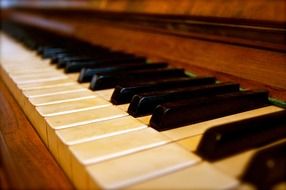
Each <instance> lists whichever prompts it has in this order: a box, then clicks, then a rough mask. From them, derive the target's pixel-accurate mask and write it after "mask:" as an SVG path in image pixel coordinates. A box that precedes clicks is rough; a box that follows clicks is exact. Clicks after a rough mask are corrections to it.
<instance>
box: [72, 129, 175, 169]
mask: <svg viewBox="0 0 286 190" xmlns="http://www.w3.org/2000/svg"><path fill="white" fill-rule="evenodd" d="M169 141H170V140H169V139H168V138H166V137H164V136H163V135H161V134H160V133H159V132H158V131H156V130H154V129H152V128H144V129H141V130H136V131H133V132H129V133H124V134H120V135H116V136H111V137H107V138H103V139H99V140H94V141H89V142H86V143H80V144H75V145H71V146H69V149H70V150H71V151H72V153H73V154H74V155H75V156H76V157H77V159H78V160H79V161H80V162H81V163H83V164H84V165H88V164H94V163H97V162H102V161H105V160H108V159H111V158H115V157H119V156H123V155H127V154H130V153H134V152H137V151H142V150H144V149H148V148H152V147H156V146H160V145H163V144H166V143H168V142H169Z"/></svg>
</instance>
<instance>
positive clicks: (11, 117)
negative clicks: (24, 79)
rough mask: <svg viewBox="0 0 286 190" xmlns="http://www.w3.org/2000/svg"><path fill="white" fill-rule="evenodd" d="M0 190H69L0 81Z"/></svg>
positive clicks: (54, 164)
mask: <svg viewBox="0 0 286 190" xmlns="http://www.w3.org/2000/svg"><path fill="white" fill-rule="evenodd" d="M0 104H1V106H0V148H1V149H0V150H1V152H0V155H1V162H0V164H1V165H0V178H1V179H0V181H1V189H7V188H9V189H73V186H72V185H71V182H70V181H69V180H68V178H67V177H66V176H65V174H64V173H63V171H62V169H61V168H60V167H59V166H58V165H57V163H56V161H55V160H54V158H53V157H52V156H51V154H50V152H49V151H48V150H47V148H46V147H45V145H44V144H43V142H42V141H41V140H40V138H39V136H38V134H37V133H36V132H35V130H34V129H33V127H32V125H31V124H30V122H29V121H28V119H27V118H26V116H25V115H24V113H23V111H22V110H21V108H20V107H19V105H18V104H17V103H16V101H15V99H14V98H13V97H12V95H11V94H10V93H9V91H8V89H7V87H6V86H5V85H4V83H3V81H2V79H1V78H0Z"/></svg>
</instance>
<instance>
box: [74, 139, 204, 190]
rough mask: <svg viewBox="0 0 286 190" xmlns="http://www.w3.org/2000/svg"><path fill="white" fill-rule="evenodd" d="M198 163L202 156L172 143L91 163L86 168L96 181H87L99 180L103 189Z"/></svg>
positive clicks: (125, 185) (133, 182) (124, 184)
mask: <svg viewBox="0 0 286 190" xmlns="http://www.w3.org/2000/svg"><path fill="white" fill-rule="evenodd" d="M198 162H200V158H199V157H197V156H196V155H194V154H193V153H190V152H188V151H186V150H184V149H182V148H181V147H179V146H178V145H176V144H173V143H171V144H167V145H163V146H159V147H156V148H152V149H148V150H145V151H141V152H137V153H134V154H131V155H128V156H123V157H119V158H116V159H112V160H108V161H105V162H102V163H98V164H93V165H89V166H87V167H86V169H87V171H88V173H89V174H90V177H91V179H92V181H93V182H88V181H87V182H88V184H92V183H94V182H97V183H98V185H99V186H100V187H101V188H103V189H120V188H125V187H127V186H130V185H133V184H135V183H138V182H141V181H144V180H148V179H151V178H154V177H158V176H161V175H164V174H167V173H171V172H174V171H177V170H179V169H182V168H185V167H188V166H190V165H194V164H196V163H198ZM75 177H76V176H75ZM75 180H77V179H75ZM82 185H84V184H82Z"/></svg>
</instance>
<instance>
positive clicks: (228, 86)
mask: <svg viewBox="0 0 286 190" xmlns="http://www.w3.org/2000/svg"><path fill="white" fill-rule="evenodd" d="M238 91H239V85H238V84H234V83H220V84H210V85H203V86H195V87H194V86H191V87H183V88H177V89H171V90H162V91H155V92H147V93H142V94H137V95H135V96H133V98H132V100H131V103H130V105H129V107H128V113H129V114H130V115H132V116H134V117H139V116H145V115H148V114H151V113H152V111H153V110H154V109H155V108H156V106H157V105H159V104H162V103H166V102H171V101H175V100H180V99H192V98H195V97H199V96H206V95H208V96H209V95H214V94H222V93H229V92H238Z"/></svg>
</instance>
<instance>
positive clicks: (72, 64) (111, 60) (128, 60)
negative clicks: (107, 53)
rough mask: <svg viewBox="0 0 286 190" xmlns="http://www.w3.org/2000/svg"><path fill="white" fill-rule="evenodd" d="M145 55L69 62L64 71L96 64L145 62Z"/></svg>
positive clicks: (78, 70)
mask: <svg viewBox="0 0 286 190" xmlns="http://www.w3.org/2000/svg"><path fill="white" fill-rule="evenodd" d="M145 62H146V58H145V57H134V56H127V57H121V58H119V57H117V58H112V57H110V58H107V59H98V60H94V61H86V62H70V63H68V64H67V65H66V67H65V72H66V73H73V72H80V70H81V69H82V68H85V67H86V68H93V67H98V66H103V65H106V66H111V65H122V64H133V63H145Z"/></svg>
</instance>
